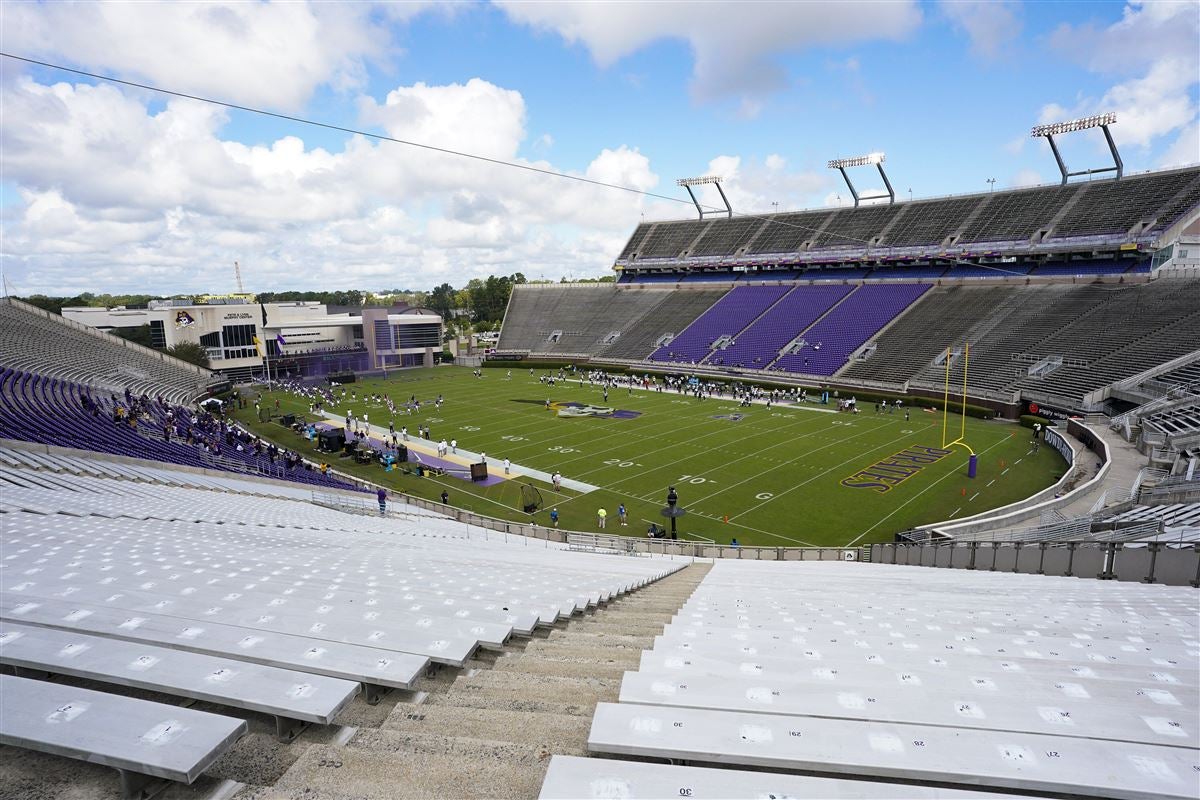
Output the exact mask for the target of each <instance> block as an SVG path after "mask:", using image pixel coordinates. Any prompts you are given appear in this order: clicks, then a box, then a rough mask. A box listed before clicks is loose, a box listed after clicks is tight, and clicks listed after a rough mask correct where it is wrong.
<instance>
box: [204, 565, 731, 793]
mask: <svg viewBox="0 0 1200 800" xmlns="http://www.w3.org/2000/svg"><path fill="white" fill-rule="evenodd" d="M710 568H711V566H710V565H709V564H701V563H694V564H691V565H689V566H688V567H687V568H686V569H683V570H681V571H680V572H677V573H675V574H674V575H671V576H669V577H667V578H664V579H663V580H661V581H658V582H657V583H654V584H651V585H650V586H647V587H645V588H644V589H641V590H639V591H637V592H634V593H632V594H629V595H626V596H624V597H623V598H621V599H618V600H615V601H613V602H612V603H609V604H608V605H607V606H605V607H603V608H601V609H598V610H596V611H594V612H593V613H591V614H588V615H586V616H584V617H581V618H576V619H572V620H571V621H569V622H566V623H559V624H558V625H556V626H554V627H553V628H551V629H549V630H548V631H543V632H539V633H538V634H536V635H535V636H534V637H533V638H531V639H524V640H517V641H516V642H515V643H514V644H510V645H508V646H507V647H506V648H505V649H504V650H503V651H501V652H487V651H484V652H482V653H481V654H480V656H479V657H477V658H476V659H474V660H472V661H471V662H469V663H468V665H467V668H466V669H463V670H443V671H441V672H439V673H437V674H435V675H434V676H432V677H430V678H427V679H425V680H424V681H423V685H421V686H420V688H421V689H422V690H423V692H422V693H419V694H406V695H403V696H401V697H400V702H396V701H395V700H394V699H390V698H389V699H385V701H384V702H383V703H381V704H380V706H375V707H371V706H366V705H365V704H362V703H361V700H360V701H356V705H355V706H354V708H352V709H351V710H350V712H349V713H348V715H347V716H348V717H349V719H348V720H347V721H346V722H345V724H347V725H356V726H358V727H357V730H356V731H354V732H353V734H352V735H349V736H348V740H347V741H345V743H344V744H339V743H338V741H337V739H330V740H326V739H325V738H320V739H317V740H315V741H314V740H312V739H309V740H308V742H309V743H308V745H307V747H305V748H304V749H303V751H302V752H299V753H297V757H296V759H295V761H294V762H293V763H292V764H291V765H290V766H289V767H288V768H287V769H286V771H283V772H282V773H279V772H275V771H274V770H268V773H270V772H275V775H277V776H278V777H277V778H276V777H275V776H274V775H269V774H266V775H262V777H263V778H267V779H268V780H266V781H262V782H259V781H256V780H254V775H253V774H252V770H250V771H242V770H238V769H229V770H227V773H228V774H226V775H225V777H229V778H231V779H234V780H239V781H241V782H242V783H243V784H244V785H243V787H242V788H241V789H240V791H238V792H237V793H236V794H235V795H234V796H235V797H236V798H237V800H266V798H288V799H289V800H299V799H300V798H304V800H342V799H343V798H344V799H345V800H349V799H350V798H355V799H356V800H391V799H392V798H434V797H438V798H442V797H446V798H448V797H454V798H483V797H488V798H535V797H537V794H538V791H539V790H540V788H541V784H542V778H543V777H544V775H545V772H546V767H547V766H548V765H549V761H550V756H552V755H554V754H564V755H584V754H585V753H586V750H587V735H588V730H589V729H590V727H591V721H592V713H593V711H594V710H595V707H596V703H598V702H601V701H616V700H617V696H618V693H619V691H620V686H621V676H622V673H623V672H624V671H625V670H635V669H637V665H638V662H639V659H640V657H641V651H642V650H643V649H649V648H650V647H651V645H652V643H653V640H654V636H656V635H657V634H660V633H661V632H662V629H663V626H664V625H666V624H667V622H669V621H670V619H671V617H672V616H673V615H674V614H675V613H676V612H677V611H678V609H679V607H680V606H681V605H682V604H683V603H684V601H686V600H687V599H688V597H690V596H691V595H692V593H693V592H694V591H695V589H696V586H697V585H698V584H699V583H700V581H701V580H702V579H703V578H704V576H705V575H706V574H707V573H708V571H709V569H710ZM389 703H390V704H391V707H390V710H389V709H386V708H382V707H385V706H387V705H388V704H389ZM308 735H310V734H306V736H308ZM304 740H305V737H304V736H302V737H301V739H300V740H299V741H298V742H296V743H294V745H295V744H300V743H302V742H304ZM294 745H293V746H292V747H294ZM289 749H291V748H289ZM218 766H221V765H218ZM237 772H242V773H243V774H241V775H238V774H235V773H237ZM193 796H194V795H193Z"/></svg>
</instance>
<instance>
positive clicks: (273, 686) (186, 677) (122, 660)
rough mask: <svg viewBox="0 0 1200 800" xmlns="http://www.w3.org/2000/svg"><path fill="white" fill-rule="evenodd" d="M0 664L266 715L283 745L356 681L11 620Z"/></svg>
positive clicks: (0, 625) (4, 629) (330, 712)
mask: <svg viewBox="0 0 1200 800" xmlns="http://www.w3.org/2000/svg"><path fill="white" fill-rule="evenodd" d="M0 664H4V665H6V666H10V667H13V668H15V669H16V670H18V673H17V674H18V675H20V674H21V672H22V671H29V672H39V673H40V672H44V673H49V674H56V675H69V676H71V677H75V678H84V679H87V680H95V681H100V682H101V683H113V684H117V685H120V686H129V687H132V688H135V689H147V690H149V691H153V692H161V693H163V694H170V695H177V696H179V697H188V698H191V699H193V700H206V701H209V702H213V703H218V704H220V705H225V706H231V707H234V708H244V709H247V710H249V711H257V712H259V713H262V714H270V715H271V716H273V717H274V718H275V730H276V735H277V736H278V738H279V740H280V741H283V742H290V741H291V740H293V739H295V738H296V736H298V735H299V734H300V732H301V731H303V730H304V729H305V728H306V727H308V725H309V724H310V723H316V724H318V725H328V724H329V723H331V722H332V721H333V719H334V717H336V716H337V715H338V713H340V712H341V710H342V709H343V708H345V707H346V705H347V704H348V703H349V702H350V701H351V700H353V699H354V696H355V695H357V694H358V683H357V682H351V681H345V680H339V679H337V678H327V677H325V676H323V675H311V674H307V673H304V672H296V671H295V670H289V669H279V668H277V667H267V666H262V665H259V664H250V663H247V662H244V661H237V660H235V659H233V658H218V657H214V656H208V655H201V654H199V653H190V652H187V651H186V650H174V649H171V648H169V647H155V646H154V645H147V644H139V643H133V642H124V641H120V640H118V639H108V638H105V637H103V636H90V635H88V634H83V633H75V632H69V631H60V630H55V629H53V628H39V627H35V626H31V625H20V624H16V623H13V622H8V621H4V622H0ZM29 677H35V676H34V675H30V676H29Z"/></svg>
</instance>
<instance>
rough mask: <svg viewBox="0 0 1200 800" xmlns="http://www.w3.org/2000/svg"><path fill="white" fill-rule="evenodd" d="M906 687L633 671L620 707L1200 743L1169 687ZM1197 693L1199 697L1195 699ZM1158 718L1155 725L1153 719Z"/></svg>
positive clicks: (1197, 732)
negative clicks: (1116, 695)
mask: <svg viewBox="0 0 1200 800" xmlns="http://www.w3.org/2000/svg"><path fill="white" fill-rule="evenodd" d="M908 684H909V685H907V686H906V685H904V684H903V683H902V682H899V681H897V682H891V683H883V682H882V681H881V682H878V683H874V684H872V683H862V684H844V683H836V682H835V683H832V684H828V683H827V684H825V685H821V684H816V683H806V682H800V681H790V680H775V681H770V680H761V679H758V678H753V677H751V678H749V679H746V678H740V677H739V676H708V675H697V676H692V677H689V678H682V679H681V678H671V677H668V676H663V675H655V674H652V673H643V672H626V673H625V677H624V679H623V680H622V681H621V696H620V699H621V702H622V703H641V704H644V705H662V706H672V707H679V706H682V707H688V708H711V709H716V710H720V711H740V710H746V711H754V712H756V713H760V714H785V715H794V716H808V717H827V718H830V719H857V720H864V721H878V722H893V723H896V722H904V723H914V724H920V725H944V726H948V727H962V728H979V729H984V730H996V731H1017V732H1024V733H1042V734H1047V735H1054V736H1071V737H1084V738H1091V739H1110V740H1113V741H1128V742H1142V743H1144V744H1158V745H1166V746H1176V747H1177V746H1187V747H1198V746H1200V730H1198V729H1197V727H1196V721H1195V720H1189V719H1187V717H1186V712H1185V707H1184V704H1183V703H1182V702H1180V698H1179V697H1178V696H1177V695H1175V694H1173V693H1171V692H1170V690H1168V689H1158V690H1157V691H1155V693H1154V694H1153V695H1148V694H1146V693H1145V692H1144V691H1143V693H1142V694H1141V695H1138V694H1136V692H1129V694H1128V697H1124V698H1123V701H1124V702H1121V703H1113V702H1107V701H1105V700H1104V699H1103V698H1098V697H1093V696H1090V695H1088V694H1087V692H1086V690H1085V691H1083V692H1076V693H1073V694H1069V693H1066V692H1059V693H1058V694H1057V696H1045V695H1043V696H1041V697H1040V698H1039V697H1036V696H1035V697H1030V696H1029V695H1027V694H1025V693H1018V692H1008V691H1003V690H1001V689H989V688H985V686H978V685H976V686H964V687H961V688H955V689H945V690H943V689H942V687H941V686H940V684H933V685H929V684H921V685H913V682H912V681H908ZM1194 697H1195V695H1192V698H1194ZM1151 720H1152V721H1153V722H1151Z"/></svg>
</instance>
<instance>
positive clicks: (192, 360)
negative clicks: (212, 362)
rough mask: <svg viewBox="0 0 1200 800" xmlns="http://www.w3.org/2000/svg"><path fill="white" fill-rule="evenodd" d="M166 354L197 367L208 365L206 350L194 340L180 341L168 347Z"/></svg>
mask: <svg viewBox="0 0 1200 800" xmlns="http://www.w3.org/2000/svg"><path fill="white" fill-rule="evenodd" d="M167 355H169V356H174V357H175V358H178V359H179V360H180V361H186V362H188V363H189V364H195V365H196V366H198V367H208V351H207V350H205V349H204V348H203V347H201V346H200V345H199V344H197V343H195V342H180V343H179V344H177V345H175V346H174V347H168V348H167Z"/></svg>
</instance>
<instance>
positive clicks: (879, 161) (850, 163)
mask: <svg viewBox="0 0 1200 800" xmlns="http://www.w3.org/2000/svg"><path fill="white" fill-rule="evenodd" d="M885 160H887V156H886V155H885V154H884V153H868V154H867V155H865V156H857V157H856V158H835V159H834V160H833V161H830V162H829V168H830V169H836V170H837V171H838V172H840V173H842V180H844V181H845V182H846V186H847V187H849V189H850V194H851V195H852V196H853V197H854V207H855V208H858V202H859V201H860V200H877V199H879V198H881V197H886V198H887V199H888V204H889V205H891V204H892V203H895V202H896V190H895V189H893V188H892V182H891V181H889V180H888V176H887V173H886V172H884V171H883V162H884V161H885ZM872 164H874V165H875V168H876V169H878V170H879V177H881V178H883V185H884V186H885V187H887V192H886V193H885V194H870V195H865V196H860V195H859V193H858V190H857V189H855V188H854V184H853V183H851V182H850V176H849V175H847V174H846V169H847V168H848V167H869V166H871V165H872Z"/></svg>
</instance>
